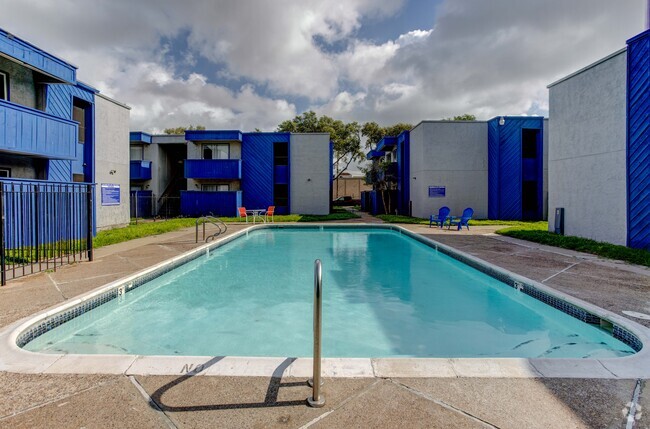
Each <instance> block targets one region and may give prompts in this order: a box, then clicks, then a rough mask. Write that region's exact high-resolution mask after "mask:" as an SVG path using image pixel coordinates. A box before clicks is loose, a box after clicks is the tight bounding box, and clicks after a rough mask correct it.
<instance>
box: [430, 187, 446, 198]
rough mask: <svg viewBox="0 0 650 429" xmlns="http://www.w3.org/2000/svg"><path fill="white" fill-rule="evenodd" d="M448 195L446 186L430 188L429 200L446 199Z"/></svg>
mask: <svg viewBox="0 0 650 429" xmlns="http://www.w3.org/2000/svg"><path fill="white" fill-rule="evenodd" d="M446 193H447V187H446V186H429V198H444V197H445V195H446Z"/></svg>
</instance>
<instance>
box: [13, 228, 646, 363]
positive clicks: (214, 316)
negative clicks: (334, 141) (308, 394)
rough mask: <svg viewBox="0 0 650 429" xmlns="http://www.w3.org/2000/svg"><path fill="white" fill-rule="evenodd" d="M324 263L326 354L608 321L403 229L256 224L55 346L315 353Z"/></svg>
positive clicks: (588, 340)
mask: <svg viewBox="0 0 650 429" xmlns="http://www.w3.org/2000/svg"><path fill="white" fill-rule="evenodd" d="M316 258H320V259H321V260H322V262H323V288H324V293H323V295H324V304H323V335H324V338H323V355H324V356H326V357H397V356H402V357H577V358H583V357H584V358H596V357H598V358H601V357H615V356H624V355H629V354H632V353H634V351H633V350H632V349H631V348H630V347H629V346H627V345H626V344H624V343H622V342H621V341H619V340H617V339H615V338H613V337H612V336H611V335H609V334H608V333H607V332H605V331H603V330H601V329H599V328H597V327H594V326H592V325H588V324H585V323H582V322H580V321H578V320H576V319H574V318H572V317H570V316H568V315H567V314H565V313H563V312H561V311H558V310H556V309H554V308H552V307H549V306H547V305H545V304H543V303H541V302H539V301H537V300H535V299H534V298H531V297H530V296H528V295H525V294H523V293H522V292H518V291H517V290H515V289H513V288H511V287H509V286H507V285H505V284H503V283H501V282H499V281H497V280H495V279H493V278H491V277H489V276H487V275H485V274H483V273H481V272H480V271H477V270H475V269H473V268H471V267H469V266H467V265H465V264H463V263H461V262H459V261H457V260H455V259H453V258H450V257H448V256H446V255H444V254H442V253H439V252H437V251H436V250H435V249H433V248H431V247H429V246H426V245H425V244H422V243H420V242H418V241H416V240H413V239H411V238H409V237H407V236H405V235H402V234H400V233H399V232H396V231H390V230H371V229H354V230H350V229H328V228H325V229H324V230H319V229H289V228H287V229H264V230H258V231H253V232H251V233H249V234H248V235H247V236H243V237H241V238H238V239H236V240H234V241H232V242H231V243H228V244H226V245H224V246H222V247H220V248H218V249H215V250H214V251H212V252H211V253H210V255H209V256H202V257H200V258H198V259H196V260H194V261H192V262H190V263H188V264H186V265H183V266H182V267H179V268H177V269H175V270H173V271H171V272H169V273H167V274H165V275H163V276H161V277H159V278H157V279H155V280H153V281H151V282H149V283H147V284H145V285H142V286H140V287H139V288H137V289H134V290H132V291H130V292H128V293H126V294H125V295H124V296H122V297H119V298H117V299H114V300H112V301H110V302H108V303H106V304H104V305H101V306H99V307H97V308H96V309H94V310H91V311H89V312H87V313H85V314H83V315H81V316H80V317H77V318H75V319H72V320H70V321H69V322H67V323H65V324H63V325H61V326H59V327H58V328H55V329H53V330H51V331H49V332H47V333H45V334H44V335H42V336H40V337H37V338H36V339H35V340H33V341H31V342H30V343H28V344H27V345H26V346H25V348H26V349H28V350H32V351H40V352H49V353H58V352H66V353H119V354H142V355H192V356H217V355H230V356H233V355H234V356H295V357H301V356H311V353H312V301H313V263H314V260H315V259H316Z"/></svg>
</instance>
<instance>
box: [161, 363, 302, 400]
mask: <svg viewBox="0 0 650 429" xmlns="http://www.w3.org/2000/svg"><path fill="white" fill-rule="evenodd" d="M222 359H224V356H216V357H214V358H212V359H210V360H209V361H207V362H206V363H205V364H203V365H202V366H198V367H197V368H194V369H193V370H191V371H189V372H188V373H187V374H185V375H183V376H181V377H178V378H177V379H175V380H172V381H170V382H169V383H167V384H165V385H164V386H162V387H160V388H158V389H157V390H156V391H155V392H154V393H153V394H152V395H151V400H152V401H153V402H154V404H149V406H151V407H152V408H155V406H156V405H157V406H158V407H159V408H160V409H161V410H162V411H172V412H186V411H213V410H217V411H218V410H232V409H241V408H267V407H291V406H296V405H306V400H294V401H278V394H279V392H280V388H282V387H298V386H308V384H307V381H303V382H291V383H282V375H283V374H284V371H285V370H286V369H287V368H288V367H289V365H291V364H292V363H293V362H294V361H295V360H296V358H287V359H285V360H284V361H283V362H282V363H281V364H280V365H278V367H277V368H276V369H275V370H274V371H273V374H272V375H271V380H270V381H269V386H268V388H267V389H266V396H265V397H264V401H263V402H249V403H239V404H210V405H192V406H172V405H167V404H165V402H164V401H163V395H164V394H165V393H166V392H168V391H169V390H170V389H173V388H174V387H176V386H178V385H179V384H181V383H183V382H185V381H187V380H189V379H191V378H193V377H195V376H197V375H199V374H200V373H201V372H203V371H205V370H207V369H208V368H209V367H211V366H212V365H215V364H216V363H218V362H219V361H221V360H222ZM197 369H198V370H197Z"/></svg>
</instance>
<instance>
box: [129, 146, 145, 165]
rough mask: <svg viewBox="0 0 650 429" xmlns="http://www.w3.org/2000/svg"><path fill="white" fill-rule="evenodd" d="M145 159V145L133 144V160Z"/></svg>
mask: <svg viewBox="0 0 650 429" xmlns="http://www.w3.org/2000/svg"><path fill="white" fill-rule="evenodd" d="M143 159H144V146H143V145H140V144H138V145H132V146H131V161H142V160H143Z"/></svg>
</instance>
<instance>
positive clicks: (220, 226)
mask: <svg viewBox="0 0 650 429" xmlns="http://www.w3.org/2000/svg"><path fill="white" fill-rule="evenodd" d="M200 221H203V222H202V224H203V238H202V239H203V240H205V242H206V243H207V242H208V241H210V240H214V239H215V238H217V237H218V236H219V235H220V234H223V233H225V232H226V231H227V230H228V225H226V224H225V223H224V221H222V220H221V219H219V218H216V217H214V216H202V217H200V218H198V219H197V220H196V231H195V233H194V236H195V242H196V243H198V242H199V222H200ZM206 223H210V224H212V225H214V226H216V227H217V232H215V233H213V234H210V235H208V237H207V238H206V237H205V224H206Z"/></svg>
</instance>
